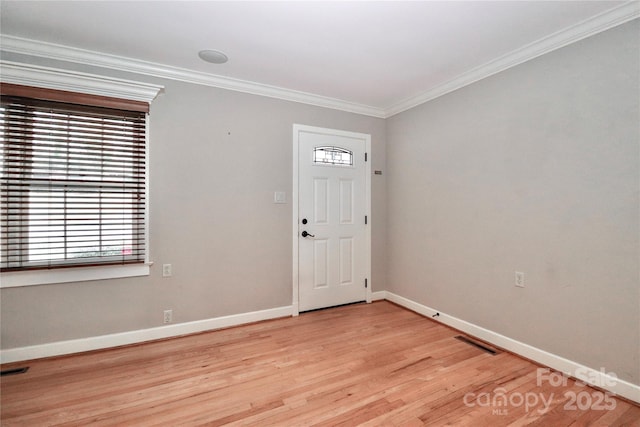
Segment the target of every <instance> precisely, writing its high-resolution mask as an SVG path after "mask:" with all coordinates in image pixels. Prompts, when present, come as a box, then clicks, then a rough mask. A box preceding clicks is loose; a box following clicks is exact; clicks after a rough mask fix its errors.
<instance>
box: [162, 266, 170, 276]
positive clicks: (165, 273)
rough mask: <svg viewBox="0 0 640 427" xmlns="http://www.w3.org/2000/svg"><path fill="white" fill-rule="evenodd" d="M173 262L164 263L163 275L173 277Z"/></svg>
mask: <svg viewBox="0 0 640 427" xmlns="http://www.w3.org/2000/svg"><path fill="white" fill-rule="evenodd" d="M171 274H172V272H171V264H162V277H171Z"/></svg>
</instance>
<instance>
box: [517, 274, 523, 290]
mask: <svg viewBox="0 0 640 427" xmlns="http://www.w3.org/2000/svg"><path fill="white" fill-rule="evenodd" d="M516 286H517V287H519V288H524V273H523V272H521V271H516Z"/></svg>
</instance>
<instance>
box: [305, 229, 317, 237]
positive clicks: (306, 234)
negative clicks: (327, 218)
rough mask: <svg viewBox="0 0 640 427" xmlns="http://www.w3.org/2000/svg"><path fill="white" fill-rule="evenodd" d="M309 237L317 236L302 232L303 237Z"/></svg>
mask: <svg viewBox="0 0 640 427" xmlns="http://www.w3.org/2000/svg"><path fill="white" fill-rule="evenodd" d="M307 236H309V237H316V236H315V234H309V233H307V231H306V230H305V231H303V232H302V237H307Z"/></svg>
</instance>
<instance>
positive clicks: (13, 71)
mask: <svg viewBox="0 0 640 427" xmlns="http://www.w3.org/2000/svg"><path fill="white" fill-rule="evenodd" d="M0 65H1V66H2V70H3V73H2V75H0V83H3V84H13V85H22V86H31V87H34V88H40V89H46V90H48V89H54V90H63V91H67V92H75V93H78V94H87V95H95V96H103V97H115V98H122V99H127V100H130V101H141V102H146V103H147V104H150V103H151V101H152V100H153V99H155V97H156V96H157V95H158V93H159V92H160V91H161V90H163V89H164V88H163V87H162V86H159V85H151V84H147V83H140V82H133V81H130V80H122V79H113V78H108V77H104V76H98V75H92V74H86V73H77V72H72V71H67V70H60V69H54V68H49V67H39V66H32V65H28V64H20V63H14V62H8V61H0ZM46 90H45V91H42V93H47V91H46ZM147 111H148V110H147ZM149 120H150V119H149V114H148V113H146V129H145V148H146V149H145V166H146V167H145V177H144V180H145V189H146V197H145V225H144V229H145V246H146V259H145V262H144V263H138V264H126V265H104V266H102V265H101V266H90V267H89V266H78V267H69V268H59V269H46V270H26V271H12V272H3V273H2V274H1V276H2V277H1V278H0V288H11V287H21V286H32V285H46V284H56V283H67V282H84V281H91V280H103V279H115V278H125V277H139V276H148V275H149V274H150V266H151V265H153V263H152V262H150V248H149V194H150V190H149V166H150V165H149V156H150V153H149V123H150V122H149Z"/></svg>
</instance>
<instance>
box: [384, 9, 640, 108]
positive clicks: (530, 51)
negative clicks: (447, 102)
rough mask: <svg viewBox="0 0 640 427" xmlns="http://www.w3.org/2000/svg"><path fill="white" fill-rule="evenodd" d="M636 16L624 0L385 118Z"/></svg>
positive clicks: (415, 98)
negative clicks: (618, 4) (623, 2)
mask: <svg viewBox="0 0 640 427" xmlns="http://www.w3.org/2000/svg"><path fill="white" fill-rule="evenodd" d="M638 17H640V1H630V2H627V3H625V4H623V5H621V6H619V7H617V8H615V9H611V10H609V11H607V12H604V13H602V14H600V15H596V16H594V17H592V18H589V19H587V20H585V21H582V22H580V23H578V24H576V25H573V26H571V27H569V28H565V29H564V30H561V31H558V32H556V33H554V34H551V35H549V36H547V37H544V38H542V39H540V40H537V41H535V42H533V43H529V44H528V45H526V46H523V47H522V48H520V49H517V50H514V51H512V52H509V53H507V54H506V55H503V56H501V57H499V58H496V59H494V60H492V61H490V62H487V63H486V64H483V65H480V66H479V67H476V68H474V69H472V70H469V71H467V72H466V73H463V74H461V75H459V76H458V77H456V78H454V79H452V80H449V81H448V82H446V83H443V84H441V85H439V86H437V87H434V88H433V89H431V90H429V91H427V92H424V93H422V94H420V95H416V96H413V97H411V98H408V99H406V100H404V101H402V102H399V103H397V104H395V105H392V106H390V107H389V108H387V109H386V110H385V113H386V115H385V117H391V116H393V115H396V114H398V113H401V112H403V111H406V110H409V109H411V108H413V107H417V106H418V105H420V104H424V103H425V102H428V101H431V100H433V99H435V98H438V97H440V96H442V95H445V94H447V93H449V92H453V91H454V90H457V89H460V88H462V87H464V86H467V85H470V84H471V83H474V82H477V81H478V80H482V79H484V78H487V77H489V76H492V75H494V74H497V73H499V72H501V71H504V70H507V69H509V68H511V67H515V66H516V65H519V64H522V63H523V62H526V61H529V60H531V59H534V58H537V57H539V56H542V55H544V54H546V53H549V52H552V51H554V50H556V49H560V48H562V47H565V46H568V45H570V44H572V43H575V42H578V41H580V40H582V39H585V38H587V37H590V36H593V35H595V34H598V33H601V32H603V31H606V30H608V29H610V28H613V27H616V26H618V25H621V24H624V23H625V22H629V21H631V20H633V19H636V18H638Z"/></svg>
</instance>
